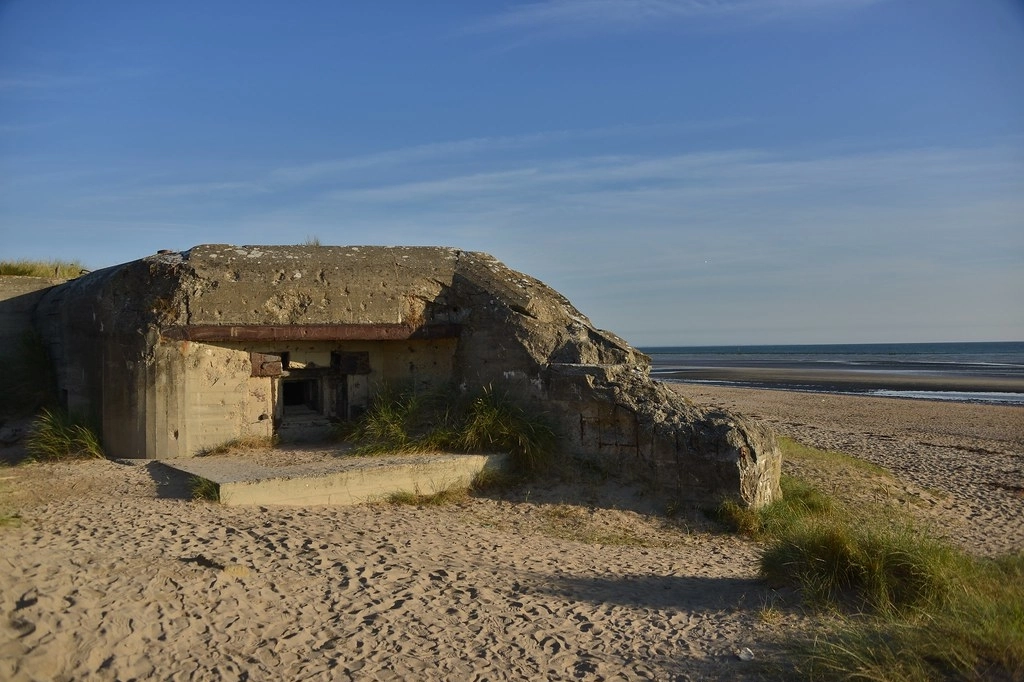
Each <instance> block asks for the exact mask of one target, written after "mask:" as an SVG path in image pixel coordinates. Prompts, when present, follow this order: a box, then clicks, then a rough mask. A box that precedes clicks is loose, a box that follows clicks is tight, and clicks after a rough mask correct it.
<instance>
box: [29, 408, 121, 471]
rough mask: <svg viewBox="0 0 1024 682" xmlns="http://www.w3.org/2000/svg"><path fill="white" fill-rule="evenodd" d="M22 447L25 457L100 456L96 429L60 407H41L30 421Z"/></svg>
mask: <svg viewBox="0 0 1024 682" xmlns="http://www.w3.org/2000/svg"><path fill="white" fill-rule="evenodd" d="M25 450H26V451H27V452H28V459H29V461H34V462H59V461H63V460H68V459H103V457H104V454H103V448H102V447H101V446H100V441H99V438H98V437H97V436H96V433H95V432H94V431H93V430H92V429H90V428H89V427H88V426H85V425H84V424H82V423H80V422H77V421H76V420H74V419H72V418H70V417H69V416H68V415H67V414H65V413H64V412H62V411H60V410H48V409H44V410H43V411H42V412H41V413H40V414H39V416H38V417H37V418H36V420H35V421H34V422H33V423H32V427H31V429H30V431H29V435H28V438H26V439H25Z"/></svg>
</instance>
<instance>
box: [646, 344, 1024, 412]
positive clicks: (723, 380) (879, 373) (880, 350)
mask: <svg viewBox="0 0 1024 682" xmlns="http://www.w3.org/2000/svg"><path fill="white" fill-rule="evenodd" d="M639 350H640V351H642V352H644V353H646V354H647V355H648V356H650V358H651V375H652V376H653V377H654V378H655V379H659V380H662V381H669V382H692V383H705V384H716V385H725V386H739V387H743V386H746V387H751V388H773V389H780V390H796V391H811V392H820V393H841V394H859V395H875V396H886V397H896V398H918V399H930V400H947V401H948V400H951V401H958V402H980V403H998V404H1008V405H1024V341H974V342H960V343H956V342H937V343H854V344H849V343H836V344H770V345H717V346H642V347H639Z"/></svg>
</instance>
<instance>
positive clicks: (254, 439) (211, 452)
mask: <svg viewBox="0 0 1024 682" xmlns="http://www.w3.org/2000/svg"><path fill="white" fill-rule="evenodd" d="M277 443H278V439H277V436H244V437H241V438H232V439H231V440H227V441H224V442H223V443H221V444H219V445H215V446H213V447H211V448H207V449H205V450H201V451H200V452H197V453H196V456H197V457H213V456H216V455H230V454H231V453H234V452H241V451H245V450H256V449H263V448H273V447H275V446H276V445H277Z"/></svg>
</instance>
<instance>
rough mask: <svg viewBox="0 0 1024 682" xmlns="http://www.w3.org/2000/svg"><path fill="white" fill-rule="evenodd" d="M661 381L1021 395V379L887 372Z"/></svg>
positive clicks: (776, 370)
mask: <svg viewBox="0 0 1024 682" xmlns="http://www.w3.org/2000/svg"><path fill="white" fill-rule="evenodd" d="M658 378H659V379H661V380H664V381H667V380H670V379H671V380H672V381H679V382H683V383H689V382H703V381H714V382H732V383H737V384H742V385H745V386H753V387H756V388H778V389H783V390H785V389H806V390H814V391H822V392H829V391H835V392H861V391H863V392H867V391H874V390H900V391H963V392H969V393H1022V394H1024V379H1021V378H1020V377H1008V376H997V375H977V376H949V375H947V374H940V373H935V374H928V373H923V372H912V373H911V372H903V373H900V372H896V371H887V370H851V369H827V370H823V369H807V368H801V367H692V368H687V369H677V370H673V371H671V372H665V373H664V374H660V375H658Z"/></svg>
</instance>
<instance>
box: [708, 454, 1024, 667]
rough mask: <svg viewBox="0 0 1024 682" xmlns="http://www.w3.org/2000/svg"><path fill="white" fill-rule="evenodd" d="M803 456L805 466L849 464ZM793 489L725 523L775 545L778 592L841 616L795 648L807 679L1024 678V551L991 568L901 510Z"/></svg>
mask: <svg viewBox="0 0 1024 682" xmlns="http://www.w3.org/2000/svg"><path fill="white" fill-rule="evenodd" d="M785 447H787V445H786V444H784V448H785ZM800 448H801V452H800V453H799V456H800V457H802V458H806V457H808V456H813V457H819V458H821V459H828V460H831V461H833V462H835V463H837V464H838V463H841V462H842V461H843V459H844V458H845V456H841V453H823V452H819V453H813V452H808V450H811V449H809V448H807V447H806V446H800ZM784 456H785V452H784ZM782 488H783V493H784V498H783V499H782V500H780V501H777V502H775V503H773V504H771V505H768V506H766V507H764V508H763V509H761V510H757V511H749V510H744V509H741V508H739V507H738V505H729V504H725V505H723V506H722V508H721V509H720V511H719V515H720V518H722V519H723V520H725V521H726V522H727V523H729V524H731V525H732V526H733V527H734V528H736V529H738V530H740V531H741V532H744V533H747V534H749V535H751V536H754V537H757V538H759V539H761V540H764V541H765V543H766V546H765V548H764V550H763V551H762V557H761V573H762V575H763V576H764V577H765V578H766V579H767V580H768V581H769V582H770V583H771V584H773V585H775V586H783V585H789V586H795V587H797V588H799V589H800V590H801V593H802V594H803V595H804V597H805V598H806V599H807V601H808V602H809V603H810V604H811V605H812V606H815V607H817V608H823V609H828V610H829V611H830V612H831V613H832V614H833V616H834V617H833V618H829V619H827V620H826V621H824V623H823V626H822V628H821V629H819V630H818V631H817V632H816V634H815V636H814V638H813V639H802V640H801V639H796V640H792V641H791V642H790V646H791V647H792V649H793V651H794V653H795V654H796V655H797V658H798V660H799V663H798V666H797V671H796V672H797V673H799V676H800V677H801V678H802V679H809V680H887V681H892V682H925V681H926V680H954V679H956V680H988V679H993V680H1016V679H1024V553H1020V554H1015V555H1011V556H1008V557H1002V558H1000V559H996V560H992V559H979V558H976V557H972V556H969V555H967V554H965V553H964V552H962V551H960V550H957V549H955V548H953V547H951V546H949V545H947V544H945V543H943V542H941V541H939V540H936V539H934V538H932V537H929V536H928V535H927V534H926V533H924V532H922V531H920V530H919V529H917V528H915V527H913V525H911V524H910V523H909V521H907V520H906V519H904V518H900V517H895V518H894V516H893V511H892V509H891V508H890V507H886V506H882V505H879V506H877V507H870V506H865V507H864V508H858V509H856V510H851V509H849V508H846V507H843V506H842V505H840V504H839V503H838V502H837V501H836V500H835V499H833V498H831V497H829V496H827V495H824V494H822V493H820V492H819V491H817V490H815V489H814V488H813V487H812V486H809V485H808V484H806V483H804V482H801V481H799V480H797V479H793V478H791V477H784V479H783V481H782Z"/></svg>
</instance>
